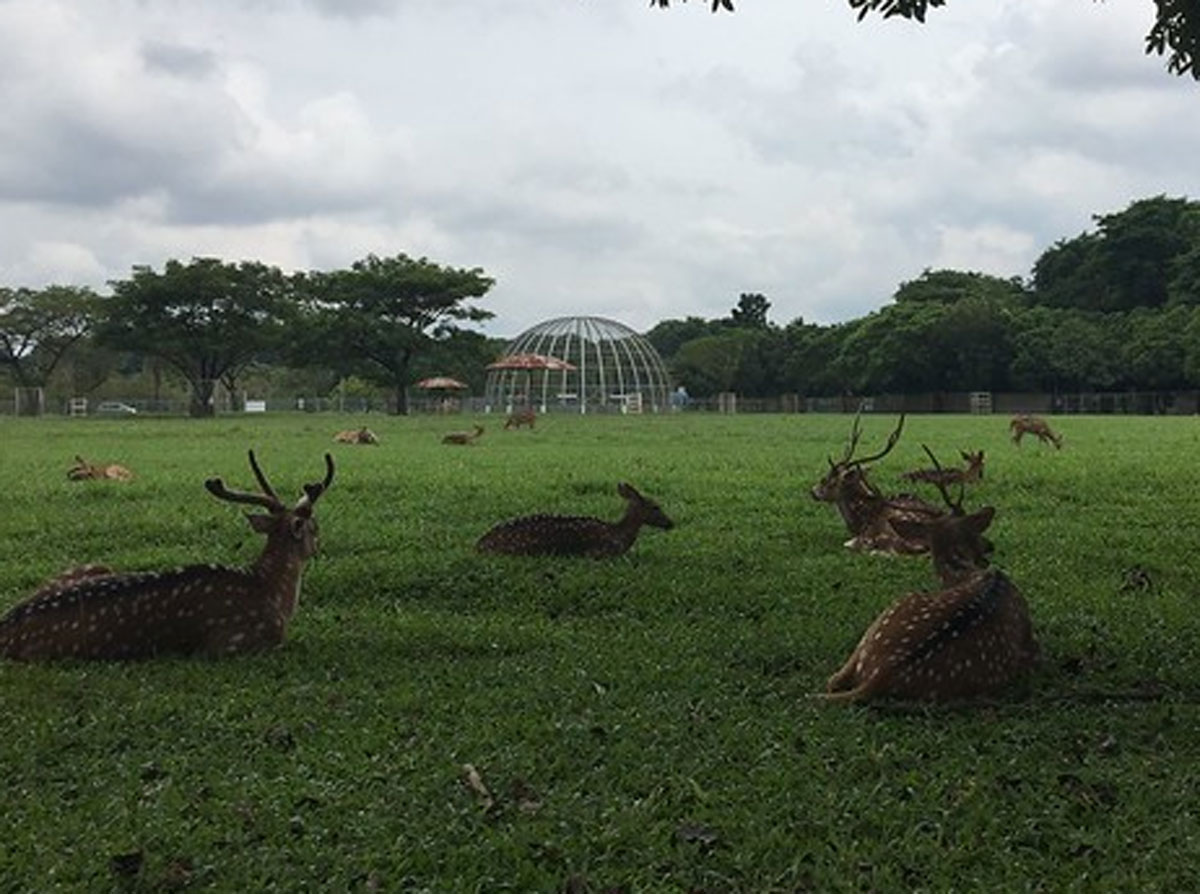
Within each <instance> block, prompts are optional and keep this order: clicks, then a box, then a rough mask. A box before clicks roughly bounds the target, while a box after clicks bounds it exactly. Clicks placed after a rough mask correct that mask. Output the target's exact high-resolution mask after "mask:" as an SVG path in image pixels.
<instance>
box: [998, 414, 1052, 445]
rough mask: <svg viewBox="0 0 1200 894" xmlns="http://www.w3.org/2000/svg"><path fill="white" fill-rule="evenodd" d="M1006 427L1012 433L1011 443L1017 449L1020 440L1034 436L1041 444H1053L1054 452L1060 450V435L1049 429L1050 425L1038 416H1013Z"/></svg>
mask: <svg viewBox="0 0 1200 894" xmlns="http://www.w3.org/2000/svg"><path fill="white" fill-rule="evenodd" d="M1008 427H1009V430H1010V431H1012V439H1013V443H1014V444H1016V445H1017V446H1018V447H1019V446H1021V438H1022V437H1024V436H1025V435H1027V434H1029V435H1036V436H1037V439H1038V440H1039V441H1041V442H1042V443H1043V444H1045V443H1046V442H1049V443H1051V444H1053V445H1054V449H1055V450H1061V449H1062V435H1060V434H1058V433H1057V432H1055V431H1054V430H1053V429H1051V428H1050V423H1048V422H1047V421H1046V420H1045V419H1043V418H1041V417H1040V416H1026V415H1019V416H1014V417H1013V418H1012V421H1011V422H1009V423H1008Z"/></svg>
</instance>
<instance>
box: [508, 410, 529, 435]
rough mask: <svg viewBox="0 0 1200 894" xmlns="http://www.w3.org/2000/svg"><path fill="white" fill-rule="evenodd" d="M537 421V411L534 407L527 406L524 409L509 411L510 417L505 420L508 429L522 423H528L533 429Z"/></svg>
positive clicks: (519, 425)
mask: <svg viewBox="0 0 1200 894" xmlns="http://www.w3.org/2000/svg"><path fill="white" fill-rule="evenodd" d="M535 422H537V413H535V412H534V411H533V407H525V408H524V409H520V410H515V411H514V412H512V413H509V414H508V418H507V419H506V420H504V428H505V430H506V431H507V430H508V429H510V428H520V427H521V426H522V425H528V426H529V427H530V428H531V429H532V428H533V427H534V423H535Z"/></svg>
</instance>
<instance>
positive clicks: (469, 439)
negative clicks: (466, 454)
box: [442, 425, 483, 444]
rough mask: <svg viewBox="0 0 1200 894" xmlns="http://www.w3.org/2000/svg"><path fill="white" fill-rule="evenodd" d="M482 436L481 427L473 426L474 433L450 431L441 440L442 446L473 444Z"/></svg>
mask: <svg viewBox="0 0 1200 894" xmlns="http://www.w3.org/2000/svg"><path fill="white" fill-rule="evenodd" d="M482 434H483V426H482V425H477V426H475V430H474V431H452V432H450V433H449V434H447V435H445V436H444V437H443V438H442V443H443V444H474V443H475V442H476V441H477V440H479V437H480V436H481V435H482Z"/></svg>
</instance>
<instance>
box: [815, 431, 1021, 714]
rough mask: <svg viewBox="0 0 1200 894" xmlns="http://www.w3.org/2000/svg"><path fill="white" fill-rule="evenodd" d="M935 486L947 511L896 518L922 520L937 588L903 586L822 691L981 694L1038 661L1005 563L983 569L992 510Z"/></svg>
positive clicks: (847, 697)
mask: <svg viewBox="0 0 1200 894" xmlns="http://www.w3.org/2000/svg"><path fill="white" fill-rule="evenodd" d="M931 455H932V454H931ZM935 462H936V461H935ZM937 486H938V488H939V489H941V490H942V493H943V496H945V497H946V500H947V502H948V503H950V506H951V512H950V514H948V515H942V516H940V517H938V518H933V519H929V520H927V521H924V522H900V523H899V524H900V526H901V527H904V526H905V525H909V524H921V525H923V526H924V527H926V528H928V536H929V541H930V553H931V555H932V557H933V565H934V570H935V571H936V573H937V575H938V578H939V579H940V581H941V584H942V589H941V590H937V591H934V592H917V593H909V594H908V595H907V596H903V597H901V598H900V599H898V600H897V601H896V602H894V603H893V604H892V605H891V607H889V608H888V609H886V610H885V611H884V612H883V613H882V614H881V615H879V617H878V618H876V619H875V621H874V622H873V623H872V624H871V626H869V627H868V628H867V631H866V633H864V634H863V636H862V639H860V640H859V642H858V645H857V646H856V647H855V649H854V651H853V652H852V653H851V655H850V658H849V659H848V660H847V661H846V663H845V664H844V665H843V666H842V668H841V669H840V670H839V671H838V672H837V673H835V674H834V675H833V676H832V677H830V678H829V681H828V682H827V683H826V686H825V688H826V695H825V696H824V697H825V698H827V699H830V700H833V701H862V700H866V699H871V698H876V697H880V696H884V697H891V698H899V699H924V700H933V701H937V700H945V699H953V698H968V697H971V696H977V695H986V694H989V693H992V692H996V691H998V690H1000V689H1003V688H1004V687H1006V686H1007V685H1009V684H1010V683H1011V682H1013V681H1014V680H1015V679H1017V678H1018V677H1020V676H1022V675H1024V674H1025V673H1026V672H1028V671H1029V669H1030V668H1031V667H1032V666H1033V664H1034V662H1035V661H1036V659H1037V656H1038V645H1037V641H1036V640H1035V639H1034V636H1033V627H1032V624H1031V623H1030V620H1029V608H1028V606H1027V605H1026V604H1025V599H1024V598H1023V597H1022V596H1021V593H1020V591H1019V590H1018V589H1017V588H1016V586H1015V585H1014V584H1013V583H1012V581H1010V580H1009V579H1008V577H1007V576H1006V575H1005V574H1004V572H1002V571H1000V570H998V569H989V568H988V564H989V562H988V555H989V554H990V553H991V551H992V545H991V543H990V542H988V540H987V539H986V538H985V537H984V536H983V532H984V531H986V530H987V528H988V526H989V525H990V524H991V523H992V519H993V518H994V517H995V510H994V509H993V508H992V507H991V506H986V507H984V508H983V509H980V510H979V511H978V512H975V513H972V514H970V515H967V514H965V513H964V512H963V511H962V497H961V492H960V496H959V499H958V501H957V502H953V501H951V500H950V499H949V496H948V494H947V493H946V491H945V485H943V484H941V483H938V484H937Z"/></svg>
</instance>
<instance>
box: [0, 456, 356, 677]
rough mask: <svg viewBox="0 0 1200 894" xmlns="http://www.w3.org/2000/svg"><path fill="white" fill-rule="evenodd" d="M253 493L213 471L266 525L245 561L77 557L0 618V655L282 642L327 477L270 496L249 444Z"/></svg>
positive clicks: (249, 647)
mask: <svg viewBox="0 0 1200 894" xmlns="http://www.w3.org/2000/svg"><path fill="white" fill-rule="evenodd" d="M249 455H250V468H251V469H252V470H253V471H254V477H255V478H256V479H257V480H258V485H259V488H260V489H261V493H249V492H243V491H233V490H229V489H228V488H226V486H225V484H224V482H223V481H222V480H221V479H220V478H211V479H209V480H207V481H205V482H204V486H205V488H207V489H208V492H209V493H211V494H212V495H213V496H215V497H216V498H217V499H220V500H225V501H227V502H230V503H238V504H245V505H249V506H258V507H260V508H262V509H264V510H266V512H265V513H256V514H248V515H247V518H248V519H249V522H250V527H251V528H253V529H254V530H255V531H257V532H258V533H260V534H264V535H266V538H267V542H266V546H265V547H264V548H263V551H262V553H261V555H259V557H258V559H257V561H255V562H254V564H253V565H251V566H250V567H248V568H231V567H227V566H223V565H188V566H184V567H182V568H176V569H173V570H170V571H141V572H122V573H119V572H116V571H113V570H112V569H110V568H108V567H106V566H103V565H85V566H83V567H80V568H74V569H71V570H70V571H67V572H64V573H63V574H61V575H59V576H58V577H56V578H53V579H52V580H50V581H47V582H46V583H45V584H44V585H42V587H41V588H39V589H38V590H37V591H36V592H34V593H33V594H32V595H31V596H29V597H28V598H27V599H25V600H24V601H23V602H21V603H19V604H17V605H16V606H14V607H13V608H12V609H10V610H9V611H8V613H7V614H5V615H4V617H3V618H0V656H3V657H5V658H10V659H15V660H19V661H43V660H52V659H59V658H78V659H100V660H109V659H115V660H124V659H138V658H150V657H153V656H156V655H166V654H180V655H191V654H201V655H206V656H209V657H220V656H225V655H233V654H237V653H243V652H253V651H258V650H262V649H267V648H271V647H272V646H276V645H278V644H279V643H281V642H283V639H284V635H285V632H286V629H287V624H288V621H289V620H290V619H291V617H292V615H293V614H294V613H295V611H296V603H297V600H298V599H299V597H300V578H301V574H302V572H303V569H304V564H305V562H306V561H307V560H308V559H309V558H310V557H311V556H312V555H313V554H314V553H315V552H316V549H317V522H316V519H315V518H313V506H314V504H315V503H316V502H317V499H318V498H319V497H320V496H321V494H323V493H324V492H325V491H326V490H327V489H328V488H329V485H330V484H331V483H332V481H333V458H332V457H331V456H330V455H329V454H328V453H327V454H325V478H324V480H322V481H320V482H318V483H315V484H305V485H304V487H303V490H304V493H303V495H302V496H301V497H300V499H299V501H298V502H297V503H296V504H295V505H294V506H292V507H291V508H289V507H288V506H287V505H285V504H284V503H283V501H282V500H280V499H279V497H278V496H276V494H275V492H274V491H273V490H272V489H271V485H270V484H269V483H268V482H267V479H266V476H264V475H263V473H262V470H261V469H260V468H259V466H258V462H257V461H256V460H255V458H254V451H250V454H249Z"/></svg>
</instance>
